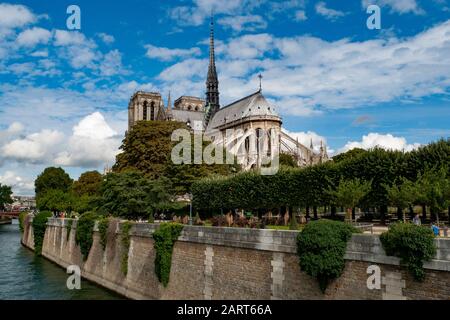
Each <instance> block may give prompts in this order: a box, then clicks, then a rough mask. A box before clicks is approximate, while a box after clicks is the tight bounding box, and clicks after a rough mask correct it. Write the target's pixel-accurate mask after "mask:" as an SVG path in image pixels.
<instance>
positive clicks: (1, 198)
mask: <svg viewBox="0 0 450 320" xmlns="http://www.w3.org/2000/svg"><path fill="white" fill-rule="evenodd" d="M12 193H13V192H12V190H11V187H10V186H7V185H2V184H1V183H0V209H1V210H5V205H7V204H11V203H13V199H12V198H11V195H12Z"/></svg>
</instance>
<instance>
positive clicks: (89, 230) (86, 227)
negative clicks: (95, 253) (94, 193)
mask: <svg viewBox="0 0 450 320" xmlns="http://www.w3.org/2000/svg"><path fill="white" fill-rule="evenodd" d="M96 218H97V215H96V214H95V213H94V212H86V213H83V214H82V215H81V216H80V219H78V223H77V231H76V232H77V233H76V237H75V240H76V244H77V245H79V246H80V250H81V254H82V255H83V260H87V258H88V256H89V251H90V250H91V247H92V242H93V232H94V225H95V220H96Z"/></svg>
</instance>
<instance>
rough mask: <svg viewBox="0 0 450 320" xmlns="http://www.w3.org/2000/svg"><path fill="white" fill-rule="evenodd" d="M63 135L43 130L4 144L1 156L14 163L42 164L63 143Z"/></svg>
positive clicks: (54, 131)
mask: <svg viewBox="0 0 450 320" xmlns="http://www.w3.org/2000/svg"><path fill="white" fill-rule="evenodd" d="M63 139H64V135H63V134H62V133H61V132H59V131H57V130H48V129H44V130H42V131H41V132H38V133H33V134H30V135H28V136H26V137H25V138H24V139H16V140H13V141H11V142H8V143H7V144H5V145H4V146H3V147H2V148H1V150H2V156H3V157H4V158H7V159H12V160H16V161H28V162H30V163H42V162H45V161H48V160H49V159H51V158H52V155H53V152H52V151H53V150H54V149H55V148H56V147H57V146H58V145H59V144H60V143H61V142H62V141H63Z"/></svg>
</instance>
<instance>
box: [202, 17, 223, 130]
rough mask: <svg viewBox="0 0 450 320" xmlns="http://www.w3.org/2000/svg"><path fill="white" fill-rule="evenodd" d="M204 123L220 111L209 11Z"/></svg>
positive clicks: (212, 30)
mask: <svg viewBox="0 0 450 320" xmlns="http://www.w3.org/2000/svg"><path fill="white" fill-rule="evenodd" d="M206 108H207V110H208V111H207V114H206V119H205V120H206V123H205V125H208V122H209V121H210V120H211V119H212V117H213V116H214V114H215V113H216V112H217V111H218V110H219V109H220V104H219V80H218V79H217V71H216V57H215V52H214V17H213V12H212V10H211V24H210V34H209V66H208V76H207V79H206Z"/></svg>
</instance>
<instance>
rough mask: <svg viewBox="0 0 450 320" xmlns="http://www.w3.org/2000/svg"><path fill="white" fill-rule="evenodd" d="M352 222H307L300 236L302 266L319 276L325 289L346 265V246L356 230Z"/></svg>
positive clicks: (299, 253)
mask: <svg viewBox="0 0 450 320" xmlns="http://www.w3.org/2000/svg"><path fill="white" fill-rule="evenodd" d="M355 232H358V231H357V230H356V229H355V228H354V227H352V226H351V225H350V224H347V223H343V222H339V221H331V220H319V221H313V222H310V223H308V224H307V225H306V227H305V228H304V230H303V231H302V232H300V233H299V235H298V237H297V253H298V256H299V258H300V262H299V263H300V268H301V269H302V270H303V271H305V272H306V273H307V274H308V275H310V276H312V277H315V278H316V279H317V281H318V282H319V287H320V289H321V290H322V292H323V293H325V290H326V288H327V286H328V284H329V282H330V281H331V280H333V279H335V278H338V277H339V276H340V275H341V274H342V272H343V271H344V268H345V260H344V255H345V250H346V248H347V242H348V240H350V238H351V236H352V233H355Z"/></svg>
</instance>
